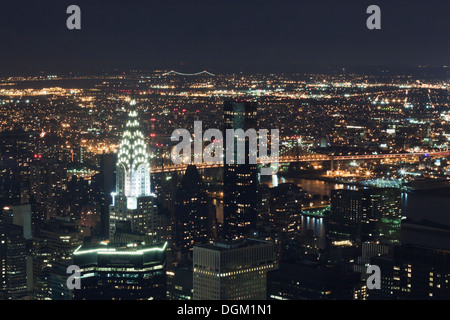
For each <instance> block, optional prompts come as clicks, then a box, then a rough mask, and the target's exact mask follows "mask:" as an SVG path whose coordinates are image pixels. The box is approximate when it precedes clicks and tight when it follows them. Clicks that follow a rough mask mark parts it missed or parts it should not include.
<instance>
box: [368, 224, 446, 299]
mask: <svg viewBox="0 0 450 320" xmlns="http://www.w3.org/2000/svg"><path fill="white" fill-rule="evenodd" d="M424 231H425V230H424ZM425 232H427V231H425ZM447 233H448V231H447ZM371 264H373V265H377V266H379V267H380V275H381V288H380V289H379V290H369V299H370V300H378V299H381V300H386V299H400V300H404V299H411V300H432V299H437V300H448V299H450V283H449V282H450V252H449V251H448V250H442V249H436V248H427V247H422V246H416V245H410V244H408V245H402V246H397V247H394V248H393V254H391V255H387V256H382V257H373V258H372V259H371Z"/></svg>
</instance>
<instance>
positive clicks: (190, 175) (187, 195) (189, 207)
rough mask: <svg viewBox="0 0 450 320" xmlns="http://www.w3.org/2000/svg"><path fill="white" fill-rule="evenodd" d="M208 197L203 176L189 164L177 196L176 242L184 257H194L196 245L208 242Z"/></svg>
mask: <svg viewBox="0 0 450 320" xmlns="http://www.w3.org/2000/svg"><path fill="white" fill-rule="evenodd" d="M208 215H209V205H208V197H207V195H206V192H205V190H204V189H203V185H202V178H201V177H200V174H199V173H198V171H197V168H196V167H195V166H194V165H189V166H188V167H187V169H186V173H185V174H184V176H183V178H182V179H181V183H180V186H179V188H178V190H177V193H176V196H175V220H176V224H175V243H176V246H177V248H178V249H179V250H180V253H181V256H182V257H187V258H188V259H192V250H193V247H194V245H199V244H205V243H207V242H208V238H209V237H208Z"/></svg>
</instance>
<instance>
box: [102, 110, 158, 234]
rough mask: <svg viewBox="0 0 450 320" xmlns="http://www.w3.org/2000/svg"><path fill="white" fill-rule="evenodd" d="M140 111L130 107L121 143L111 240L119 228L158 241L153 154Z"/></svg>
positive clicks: (112, 205) (111, 220)
mask: <svg viewBox="0 0 450 320" xmlns="http://www.w3.org/2000/svg"><path fill="white" fill-rule="evenodd" d="M132 104H133V103H132ZM144 139H145V138H144V134H143V133H142V131H141V130H140V128H139V121H138V113H137V112H136V111H134V110H133V111H131V112H129V114H128V120H127V123H126V126H125V131H124V133H123V136H122V141H121V143H120V146H119V151H118V155H117V159H118V160H117V167H116V191H115V192H113V193H112V204H111V205H110V217H109V219H110V221H109V225H110V229H109V236H110V240H113V238H114V234H115V233H116V232H122V233H133V234H141V235H145V236H150V237H151V238H153V239H154V241H158V240H159V239H158V235H157V233H158V231H157V230H158V213H157V206H156V202H155V198H156V196H155V195H154V194H153V193H152V192H151V188H150V161H149V159H150V156H149V153H148V150H147V145H146V144H145V140H144Z"/></svg>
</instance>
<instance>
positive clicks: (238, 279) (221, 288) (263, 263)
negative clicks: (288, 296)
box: [194, 239, 276, 300]
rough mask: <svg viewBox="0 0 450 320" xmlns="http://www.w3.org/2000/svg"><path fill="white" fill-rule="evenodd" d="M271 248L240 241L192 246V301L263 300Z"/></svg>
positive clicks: (271, 261)
mask: <svg viewBox="0 0 450 320" xmlns="http://www.w3.org/2000/svg"><path fill="white" fill-rule="evenodd" d="M275 268H276V254H275V252H274V245H273V243H271V242H269V241H261V240H254V239H240V240H237V241H228V242H217V243H214V244H206V245H201V246H195V247H194V300H265V299H266V288H267V272H268V271H270V270H274V269H275Z"/></svg>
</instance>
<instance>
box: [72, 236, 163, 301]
mask: <svg viewBox="0 0 450 320" xmlns="http://www.w3.org/2000/svg"><path fill="white" fill-rule="evenodd" d="M166 248H167V242H165V243H159V244H144V243H128V244H118V243H109V244H107V243H103V244H99V245H97V246H83V247H82V246H80V247H79V248H78V249H77V250H75V252H74V263H75V264H76V265H77V266H79V267H80V268H81V270H80V273H81V275H80V277H81V279H80V280H81V281H80V285H81V288H80V289H78V290H74V291H75V292H74V296H75V299H76V300H165V299H166V294H167V292H166V289H167V280H166Z"/></svg>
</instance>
